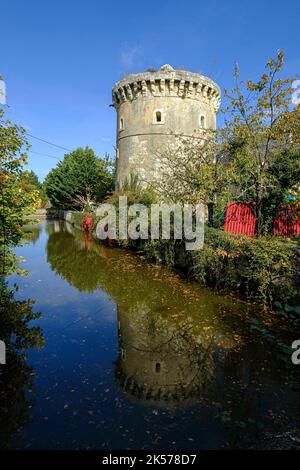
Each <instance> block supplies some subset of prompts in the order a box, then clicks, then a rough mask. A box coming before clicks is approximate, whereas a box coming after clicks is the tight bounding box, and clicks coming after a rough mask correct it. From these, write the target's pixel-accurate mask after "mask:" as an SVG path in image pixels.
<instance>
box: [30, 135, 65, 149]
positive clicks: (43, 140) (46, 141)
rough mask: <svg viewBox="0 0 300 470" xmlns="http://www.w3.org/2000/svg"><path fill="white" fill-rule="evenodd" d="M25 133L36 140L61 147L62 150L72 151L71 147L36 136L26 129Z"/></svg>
mask: <svg viewBox="0 0 300 470" xmlns="http://www.w3.org/2000/svg"><path fill="white" fill-rule="evenodd" d="M26 134H27V135H28V136H29V137H32V138H33V139H37V140H40V141H41V142H44V143H46V144H49V145H53V147H57V148H59V149H62V150H67V151H68V152H72V150H71V149H68V148H66V147H62V146H61V145H57V144H53V142H49V141H48V140H45V139H41V138H40V137H36V136H35V135H32V134H29V133H28V132H27V131H26Z"/></svg>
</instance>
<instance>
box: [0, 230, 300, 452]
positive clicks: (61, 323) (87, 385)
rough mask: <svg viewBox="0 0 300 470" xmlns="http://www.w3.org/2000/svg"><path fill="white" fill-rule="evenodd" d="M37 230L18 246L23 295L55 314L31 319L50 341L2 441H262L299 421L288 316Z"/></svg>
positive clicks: (191, 444) (107, 444) (199, 444)
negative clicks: (266, 311)
mask: <svg viewBox="0 0 300 470" xmlns="http://www.w3.org/2000/svg"><path fill="white" fill-rule="evenodd" d="M31 231H32V233H31V237H30V239H29V241H28V242H27V243H25V244H24V245H23V246H22V247H20V248H18V250H17V254H18V255H22V256H24V257H25V258H26V263H25V267H26V269H28V270H29V276H28V277H27V278H22V279H21V280H20V279H18V280H17V282H18V284H19V290H18V293H17V298H19V299H27V298H31V299H33V300H34V301H35V304H34V307H33V310H34V311H37V312H38V311H39V312H41V314H42V315H41V317H40V318H39V319H37V320H35V321H34V322H32V323H31V324H32V325H38V326H39V327H41V329H42V332H43V335H44V338H45V345H44V347H42V348H41V349H40V350H33V349H30V350H29V351H28V359H27V365H28V366H30V373H29V374H24V376H22V377H20V380H19V383H17V385H16V384H15V385H14V388H16V387H19V388H20V390H19V391H18V390H17V393H16V391H15V392H14V395H13V397H12V399H11V400H10V401H9V403H8V408H9V409H8V410H7V413H8V416H9V418H7V416H6V419H10V420H12V421H13V422H14V425H11V426H7V423H5V424H4V423H0V435H1V436H2V445H5V446H7V447H10V448H22V449H23V448H31V449H43V448H47V449H137V448H144V449H170V450H174V449H215V448H224V447H225V448H228V447H247V446H250V447H251V446H253V445H254V446H259V445H260V444H259V442H260V440H261V439H262V435H263V433H264V432H265V430H266V429H267V430H268V429H271V430H274V431H276V426H277V421H278V419H280V420H281V424H282V421H283V422H286V423H289V421H290V420H291V419H294V418H295V416H297V413H298V416H299V382H298V380H299V373H298V375H296V373H295V366H293V365H292V364H291V361H290V355H289V354H290V353H289V349H288V348H289V345H290V344H291V341H292V340H294V339H296V338H295V333H293V332H292V331H291V330H290V329H289V328H287V327H286V326H285V324H286V321H285V320H283V321H282V320H277V316H275V315H274V314H263V313H262V312H260V311H259V310H258V309H257V307H256V308H255V307H254V306H251V305H249V304H247V303H245V302H243V301H240V300H237V299H234V298H232V297H230V296H221V295H217V294H216V293H214V292H213V291H211V290H209V289H204V288H201V287H199V286H198V285H196V284H192V283H188V282H185V281H184V280H182V279H181V278H180V277H179V276H178V275H177V274H175V273H172V272H170V271H169V270H167V269H165V268H163V267H160V266H157V265H149V264H146V263H144V262H143V260H141V258H139V257H138V256H135V255H133V254H131V253H128V252H126V251H122V250H119V249H115V248H106V247H104V246H102V245H99V244H98V243H96V242H94V241H91V240H89V239H87V238H86V237H84V235H83V234H82V233H80V232H79V231H78V230H76V229H74V228H72V227H71V226H70V225H69V224H66V223H64V222H59V221H48V222H44V223H41V224H40V225H38V226H35V227H34V228H33V229H31ZM14 281H16V279H11V280H10V282H11V283H13V282H14ZM297 372H298V371H297ZM28 377H30V378H28ZM16 424H17V425H16ZM281 424H280V425H281ZM3 443H5V444H3Z"/></svg>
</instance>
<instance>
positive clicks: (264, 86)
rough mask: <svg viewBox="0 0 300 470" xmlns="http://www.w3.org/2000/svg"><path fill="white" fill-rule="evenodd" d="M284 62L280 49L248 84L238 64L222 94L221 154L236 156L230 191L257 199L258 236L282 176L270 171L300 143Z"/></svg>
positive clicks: (289, 80)
mask: <svg viewBox="0 0 300 470" xmlns="http://www.w3.org/2000/svg"><path fill="white" fill-rule="evenodd" d="M283 63H284V55H283V52H282V51H279V52H278V54H277V57H276V59H273V58H271V59H270V60H269V61H268V63H267V64H266V71H265V73H263V74H262V75H261V77H260V79H259V80H258V81H257V82H256V83H254V82H253V81H251V80H248V81H247V83H246V84H244V83H243V82H241V81H240V80H239V69H238V66H236V69H235V87H234V88H233V89H232V90H230V91H229V92H226V93H225V96H226V97H227V99H228V100H229V105H228V107H227V108H226V110H225V111H226V112H227V118H226V120H225V127H224V129H223V130H222V132H221V135H222V142H223V152H224V153H225V154H227V155H229V156H231V157H232V156H233V157H234V161H235V165H236V169H237V171H236V175H235V178H234V179H233V181H232V183H233V187H234V191H233V194H234V195H235V196H236V197H238V198H239V199H243V200H254V201H255V206H254V210H255V213H256V218H257V224H256V232H257V234H262V233H263V232H264V231H265V230H266V220H265V219H264V214H265V213H266V211H265V204H266V203H267V201H268V200H269V198H268V196H269V195H270V194H271V193H272V194H273V196H274V191H275V192H276V188H277V190H278V188H279V190H280V184H278V183H279V179H280V178H281V176H280V175H278V171H277V172H275V171H273V170H274V169H275V166H274V165H277V163H278V162H279V160H278V158H279V157H278V156H279V155H287V154H288V155H292V154H293V152H294V151H296V149H297V146H299V142H300V118H299V109H295V110H291V93H292V88H291V83H292V79H291V78H285V79H283V78H281V77H280V73H281V71H282V67H283ZM276 161H277V163H275V162H276ZM290 163H291V161H290ZM272 168H273V170H272ZM279 168H280V167H279V166H278V165H277V170H279ZM282 170H283V171H284V168H282ZM280 173H281V172H280ZM285 189H286V188H285ZM273 196H272V197H273ZM268 220H269V218H268ZM267 225H268V223H267Z"/></svg>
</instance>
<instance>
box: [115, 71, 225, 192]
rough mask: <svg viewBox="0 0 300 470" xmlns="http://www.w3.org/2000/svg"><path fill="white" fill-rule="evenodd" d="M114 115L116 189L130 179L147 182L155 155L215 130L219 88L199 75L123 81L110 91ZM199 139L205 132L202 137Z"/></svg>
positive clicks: (152, 75) (149, 75) (154, 75)
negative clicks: (188, 139)
mask: <svg viewBox="0 0 300 470" xmlns="http://www.w3.org/2000/svg"><path fill="white" fill-rule="evenodd" d="M112 98H113V104H114V107H115V109H116V111H117V139H116V140H117V145H116V147H117V186H119V187H120V186H122V184H123V183H124V181H125V180H126V178H130V175H138V176H139V179H140V180H141V181H145V182H147V180H149V179H151V174H153V173H154V172H155V170H156V161H157V150H159V151H162V149H163V148H164V146H166V145H170V143H171V144H172V143H175V144H176V142H178V140H179V139H180V138H182V137H184V138H195V136H197V132H198V131H199V129H202V130H203V129H216V113H217V111H218V109H219V106H220V101H221V92H220V88H219V87H218V85H217V84H216V83H214V82H213V81H212V80H211V79H209V78H207V77H204V76H203V75H200V74H198V73H192V72H188V71H185V70H174V69H173V68H172V67H171V66H170V65H163V66H162V67H161V68H160V70H158V71H157V72H156V71H148V72H145V73H139V74H133V75H127V76H126V77H125V78H123V79H122V80H120V81H119V82H117V83H116V84H115V86H114V87H113V90H112ZM202 135H203V132H202Z"/></svg>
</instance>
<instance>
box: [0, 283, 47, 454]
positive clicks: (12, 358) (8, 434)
mask: <svg viewBox="0 0 300 470" xmlns="http://www.w3.org/2000/svg"><path fill="white" fill-rule="evenodd" d="M32 305H33V301H31V300H25V301H17V300H15V299H14V297H13V292H12V290H9V289H8V288H7V286H6V285H5V283H4V282H3V281H1V280H0V332H1V333H0V334H1V340H3V341H4V342H5V344H6V349H7V354H6V365H1V366H0V448H7V447H9V445H10V441H11V439H12V438H13V436H14V434H15V433H16V432H17V431H18V430H20V429H22V427H23V426H24V425H25V424H26V423H27V422H28V420H29V414H30V407H31V405H32V402H33V400H32V399H29V398H28V397H27V396H26V395H27V393H28V391H31V390H32V389H33V387H34V369H33V367H31V366H29V365H28V364H27V350H28V349H30V348H41V347H42V346H43V343H44V338H43V335H42V331H41V329H40V328H39V327H31V328H30V327H29V322H30V321H31V320H35V319H37V318H39V316H40V313H33V311H32Z"/></svg>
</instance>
